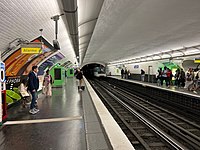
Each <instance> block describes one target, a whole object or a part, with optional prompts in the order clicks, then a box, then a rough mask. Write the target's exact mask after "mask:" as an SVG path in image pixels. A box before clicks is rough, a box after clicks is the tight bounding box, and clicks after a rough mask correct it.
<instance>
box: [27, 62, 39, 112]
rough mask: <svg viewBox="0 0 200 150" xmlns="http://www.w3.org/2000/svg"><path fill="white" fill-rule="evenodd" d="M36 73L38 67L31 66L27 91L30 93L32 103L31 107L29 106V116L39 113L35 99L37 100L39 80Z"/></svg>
mask: <svg viewBox="0 0 200 150" xmlns="http://www.w3.org/2000/svg"><path fill="white" fill-rule="evenodd" d="M37 73H38V67H37V66H33V67H32V71H31V72H30V73H29V75H28V77H29V79H28V90H29V91H30V93H31V95H32V101H31V106H30V111H29V113H31V114H36V113H37V112H39V109H37V108H36V106H35V104H36V99H37V90H38V88H39V79H38V77H37Z"/></svg>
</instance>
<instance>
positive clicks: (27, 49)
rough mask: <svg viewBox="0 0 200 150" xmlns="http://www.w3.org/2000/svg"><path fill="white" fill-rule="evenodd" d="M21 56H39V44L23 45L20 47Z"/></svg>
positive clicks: (40, 46) (40, 49)
mask: <svg viewBox="0 0 200 150" xmlns="http://www.w3.org/2000/svg"><path fill="white" fill-rule="evenodd" d="M21 53H22V54H40V53H42V43H41V42H31V43H24V44H22V45H21Z"/></svg>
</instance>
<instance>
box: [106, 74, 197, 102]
mask: <svg viewBox="0 0 200 150" xmlns="http://www.w3.org/2000/svg"><path fill="white" fill-rule="evenodd" d="M108 77H110V78H114V79H118V80H125V81H128V82H132V83H136V84H139V85H142V86H148V87H153V88H157V89H162V90H165V91H169V92H174V93H179V94H185V95H189V96H192V97H197V98H200V93H199V91H197V93H193V92H192V91H188V90H187V89H185V88H178V87H175V86H170V87H169V88H168V87H166V86H165V84H163V86H158V85H157V84H156V83H150V82H142V81H136V80H132V79H122V78H121V76H108Z"/></svg>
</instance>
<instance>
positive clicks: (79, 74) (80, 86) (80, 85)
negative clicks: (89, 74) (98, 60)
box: [76, 69, 84, 91]
mask: <svg viewBox="0 0 200 150" xmlns="http://www.w3.org/2000/svg"><path fill="white" fill-rule="evenodd" d="M76 78H77V79H78V80H79V86H78V88H79V91H82V90H83V89H82V88H84V87H83V74H82V72H81V70H80V69H78V70H77V75H76Z"/></svg>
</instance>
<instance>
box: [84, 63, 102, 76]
mask: <svg viewBox="0 0 200 150" xmlns="http://www.w3.org/2000/svg"><path fill="white" fill-rule="evenodd" d="M82 70H83V74H84V76H85V77H86V78H88V79H91V78H94V77H102V76H105V75H106V70H105V67H104V66H103V65H101V64H96V63H93V64H87V65H85V66H83V67H82Z"/></svg>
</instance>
